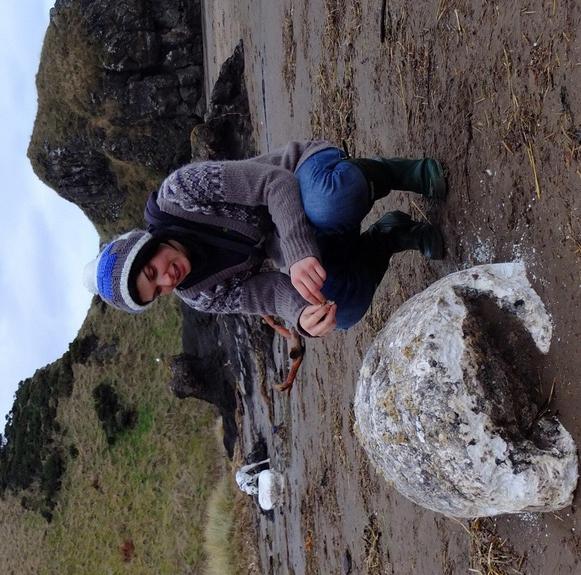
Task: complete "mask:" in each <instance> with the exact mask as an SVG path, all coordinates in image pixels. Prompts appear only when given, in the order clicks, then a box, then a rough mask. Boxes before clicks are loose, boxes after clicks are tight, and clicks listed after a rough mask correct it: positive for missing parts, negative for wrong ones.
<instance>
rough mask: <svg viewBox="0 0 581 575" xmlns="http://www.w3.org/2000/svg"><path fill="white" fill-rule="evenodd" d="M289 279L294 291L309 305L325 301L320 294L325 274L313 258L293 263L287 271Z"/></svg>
mask: <svg viewBox="0 0 581 575" xmlns="http://www.w3.org/2000/svg"><path fill="white" fill-rule="evenodd" d="M289 272H290V278H291V282H292V284H293V286H294V287H295V289H296V290H297V291H298V292H299V293H300V294H301V295H302V296H303V297H304V298H305V299H306V300H307V301H308V302H309V303H311V304H313V305H315V304H320V303H323V302H324V301H325V296H324V295H323V294H322V293H321V288H322V287H323V282H324V281H325V278H326V277H327V272H326V271H325V270H324V268H323V266H322V265H321V264H320V263H319V260H318V259H317V258H315V257H313V256H308V257H306V258H303V259H302V260H299V261H298V262H295V263H294V264H293V265H292V266H291V267H290V269H289Z"/></svg>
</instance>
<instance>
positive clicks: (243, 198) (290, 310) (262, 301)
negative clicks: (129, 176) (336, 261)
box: [157, 141, 332, 331]
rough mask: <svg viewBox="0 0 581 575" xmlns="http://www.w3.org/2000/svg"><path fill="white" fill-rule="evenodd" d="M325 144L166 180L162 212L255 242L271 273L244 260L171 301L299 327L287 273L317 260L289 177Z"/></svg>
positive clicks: (298, 299) (297, 145) (185, 170)
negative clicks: (270, 317)
mask: <svg viewBox="0 0 581 575" xmlns="http://www.w3.org/2000/svg"><path fill="white" fill-rule="evenodd" d="M331 146H332V144H330V143H329V142H325V141H316V142H290V143H289V144H287V145H286V146H285V147H283V148H281V149H279V150H276V151H273V152H270V153H267V154H263V155H262V156H258V157H256V158H252V159H249V160H241V161H229V162H200V163H193V164H188V165H186V166H183V167H182V168H180V169H178V170H176V171H175V172H173V173H172V174H171V175H170V176H168V177H167V178H166V179H165V180H164V182H163V183H162V185H161V188H160V190H159V193H158V196H157V203H158V205H159V208H160V209H161V210H162V211H164V212H167V213H169V214H172V215H174V216H178V217H180V218H183V219H186V220H191V221H195V222H201V223H206V224H212V225H215V226H220V227H224V228H227V229H230V230H235V231H237V232H240V233H242V234H244V235H246V236H248V237H250V238H252V239H253V240H255V241H261V242H263V245H264V246H265V249H266V253H267V256H268V257H269V258H270V260H271V261H272V262H273V263H274V264H275V267H276V268H278V270H279V271H262V270H258V269H257V266H258V265H259V262H257V261H256V260H255V259H254V258H253V257H250V258H248V259H247V260H246V261H245V262H243V263H241V264H238V265H236V266H233V267H230V268H227V269H224V270H221V271H219V272H218V273H215V274H213V275H212V276H210V277H208V278H206V279H204V280H202V281H201V282H199V283H197V284H195V285H194V286H191V287H190V288H188V289H185V290H176V291H175V293H176V295H178V296H179V297H180V298H181V299H182V300H183V301H184V302H185V303H186V304H187V305H189V306H191V307H193V308H195V309H197V310H200V311H204V312H212V313H247V314H260V315H276V316H279V317H282V318H283V319H285V320H286V321H287V322H290V323H291V324H292V325H294V326H297V327H299V326H298V320H299V316H300V314H301V312H302V311H303V309H304V308H305V307H306V306H307V305H308V302H307V301H305V300H304V299H303V298H302V296H301V295H300V294H299V293H298V292H297V291H296V289H295V288H294V287H293V285H292V284H291V281H290V277H289V276H288V274H287V271H288V268H290V266H291V265H292V264H294V263H295V262H297V261H299V260H301V259H303V258H306V257H307V256H315V257H317V258H320V255H319V250H318V248H317V244H316V241H315V236H314V234H313V230H312V229H311V227H310V225H309V223H308V221H307V218H306V216H305V212H304V210H303V205H302V201H301V196H300V191H299V185H298V181H297V179H296V178H295V176H294V171H295V170H296V169H297V168H298V167H299V166H300V165H301V163H302V162H304V161H305V160H306V159H307V158H308V157H309V156H311V155H313V154H315V153H316V152H319V151H321V150H324V149H325V148H328V147H331ZM264 267H265V266H263V268H264ZM301 331H302V330H301Z"/></svg>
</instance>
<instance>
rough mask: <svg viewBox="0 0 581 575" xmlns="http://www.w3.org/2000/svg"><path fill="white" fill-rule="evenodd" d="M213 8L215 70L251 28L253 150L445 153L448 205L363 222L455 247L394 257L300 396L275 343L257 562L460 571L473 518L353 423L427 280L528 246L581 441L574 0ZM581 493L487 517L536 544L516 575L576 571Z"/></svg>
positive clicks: (315, 364)
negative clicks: (426, 255)
mask: <svg viewBox="0 0 581 575" xmlns="http://www.w3.org/2000/svg"><path fill="white" fill-rule="evenodd" d="M208 4H210V3H209V2H208ZM212 11H213V14H214V16H211V17H209V21H210V22H211V24H212V25H211V26H210V27H209V28H208V27H207V42H208V43H209V44H211V43H213V42H215V45H216V46H217V47H218V48H217V49H214V51H213V52H212V56H211V58H209V60H212V59H213V61H214V65H215V66H219V63H220V62H218V60H219V58H220V56H219V54H220V53H221V52H220V50H222V51H225V50H224V46H232V47H233V46H234V45H235V44H236V42H237V41H238V39H239V38H237V37H234V36H236V35H238V34H239V35H240V37H241V38H242V39H243V41H244V46H245V55H246V79H247V88H248V94H249V99H250V108H251V113H252V118H253V125H254V127H255V137H256V141H257V144H258V148H259V149H260V150H262V151H266V150H269V149H273V148H275V147H276V146H277V145H280V144H283V143H284V142H286V141H287V140H289V139H305V138H309V137H312V136H317V137H318V136H324V137H328V138H332V139H335V140H337V138H344V139H346V140H347V141H348V143H349V145H350V148H351V149H352V151H355V152H356V153H357V154H359V155H371V154H375V153H380V154H382V155H386V156H408V157H411V156H432V157H436V158H438V159H440V160H441V161H442V162H443V163H444V164H445V166H446V169H447V173H448V182H449V188H450V195H449V198H448V199H447V201H446V202H445V203H443V204H441V205H437V204H433V203H430V202H428V201H426V200H425V199H423V198H420V197H418V196H415V195H412V194H404V193H401V192H394V193H392V194H391V195H390V196H389V197H388V198H387V199H385V200H383V201H382V202H380V203H379V204H376V206H375V207H374V209H373V211H372V213H371V214H370V215H369V217H368V222H372V221H373V220H374V219H376V218H377V217H378V216H379V215H381V214H382V213H383V212H385V211H388V210H392V209H401V210H403V211H406V212H408V213H411V214H412V215H414V217H415V218H416V219H422V218H424V217H427V218H428V219H430V220H431V221H434V222H437V223H439V224H440V225H441V226H442V229H443V231H444V234H445V237H446V242H447V248H448V257H447V258H446V259H445V260H444V261H443V262H436V263H432V262H428V261H426V260H424V259H423V258H422V257H421V256H420V255H419V254H416V253H413V254H410V253H406V254H399V255H397V256H395V257H394V259H393V260H392V265H391V267H390V269H389V271H388V273H387V275H386V277H385V278H384V280H383V282H382V284H381V286H380V289H379V290H378V292H377V294H376V298H375V300H374V304H373V306H372V308H371V309H370V311H369V312H368V314H367V315H366V317H365V318H364V319H363V321H362V322H361V323H360V324H359V325H358V326H356V327H355V328H354V329H352V330H350V331H349V332H348V333H336V334H333V335H332V336H330V337H327V338H325V339H323V340H310V341H308V342H307V354H306V359H305V361H304V363H303V366H302V368H301V371H300V372H299V377H298V380H297V382H296V384H295V387H294V389H293V390H292V392H291V393H290V395H289V396H286V395H283V394H280V393H278V392H276V391H274V390H273V389H272V383H274V381H276V380H277V378H278V377H280V374H281V372H282V371H283V370H285V369H287V362H286V360H285V357H284V343H283V342H281V341H280V340H279V339H278V337H277V338H275V340H274V348H273V351H274V357H275V363H276V367H275V368H274V370H275V371H276V370H278V373H273V371H272V370H267V372H266V380H265V381H264V382H263V384H262V393H260V392H259V389H258V388H260V387H261V386H260V383H257V389H256V390H255V393H253V394H252V395H251V396H250V397H248V396H247V398H246V399H244V403H245V415H244V417H243V418H242V419H241V425H242V432H243V434H242V435H243V445H244V446H245V447H246V448H247V450H248V449H250V445H251V444H252V440H253V439H255V438H256V436H257V434H258V433H261V434H262V435H263V436H264V437H265V438H266V441H267V444H268V447H269V454H270V456H271V460H272V461H273V463H274V467H275V468H278V469H279V470H281V471H282V472H283V473H284V474H285V475H286V479H287V491H286V501H285V503H284V505H283V506H282V507H281V508H279V509H278V510H277V511H276V512H275V513H274V518H273V519H269V518H268V517H267V516H265V515H259V514H257V522H258V523H259V530H260V534H261V537H260V543H259V545H260V555H261V562H262V572H264V573H276V574H285V573H291V574H293V573H294V574H296V575H300V574H318V573H321V574H340V573H347V572H351V573H354V574H357V573H369V574H375V573H394V574H397V575H404V574H412V573H413V574H414V575H433V574H436V573H442V574H446V575H453V574H465V573H467V572H468V569H469V567H470V564H469V556H470V540H469V537H468V535H467V532H466V530H465V526H467V522H463V523H464V526H463V525H461V524H460V523H459V522H456V521H454V520H451V519H448V518H446V517H443V516H441V515H438V514H436V513H433V512H430V511H427V510H425V509H422V508H420V507H418V506H417V505H415V504H413V503H411V502H410V501H408V500H407V499H405V498H404V497H402V496H401V495H399V494H398V493H397V492H396V491H395V490H394V489H392V488H391V487H390V486H388V485H387V484H386V483H385V481H384V480H383V479H382V478H381V477H380V476H378V475H377V474H376V473H375V471H374V469H373V468H372V467H371V466H370V465H369V463H368V461H367V458H366V456H365V454H364V452H363V451H362V449H361V447H360V446H359V444H358V442H357V440H356V438H355V436H354V435H353V432H352V426H353V411H352V402H353V397H354V393H355V386H356V382H357V376H358V370H359V367H360V365H361V361H362V357H363V356H364V354H365V351H366V349H367V347H368V345H369V344H370V342H371V341H372V339H373V337H374V335H375V334H376V333H377V332H378V330H379V329H381V327H382V325H383V324H384V323H385V321H386V320H387V318H388V317H389V315H390V314H391V313H392V312H393V311H394V310H395V309H397V307H398V306H399V305H401V303H402V302H404V301H406V300H407V299H408V298H409V297H411V296H412V295H414V294H415V293H418V292H419V291H421V290H422V289H424V288H425V287H426V286H428V285H429V284H430V283H432V282H433V281H434V280H436V279H438V278H440V277H442V276H444V275H446V274H448V273H450V272H452V271H456V270H458V269H462V268H465V267H469V266H471V265H475V264H479V263H487V262H502V261H512V260H514V259H522V260H524V262H525V263H526V266H527V271H528V276H529V279H530V280H531V283H532V284H533V287H534V288H535V289H536V290H537V292H538V293H539V295H540V296H541V298H542V300H543V301H544V303H545V305H546V306H547V309H548V311H549V313H550V314H551V316H552V318H553V322H554V336H553V342H552V346H551V349H550V352H549V354H548V355H547V356H546V359H545V362H544V366H543V369H542V371H541V372H540V373H539V382H531V384H532V385H537V384H539V383H540V385H541V386H542V389H543V392H544V393H545V395H548V393H549V390H550V388H551V385H552V383H553V382H555V396H554V399H553V401H552V404H551V408H552V411H553V413H555V414H557V415H558V417H559V418H560V420H561V422H562V423H563V424H564V425H565V427H566V428H567V429H568V430H569V432H570V433H572V435H573V437H574V438H575V440H576V441H577V442H579V441H581V420H580V418H579V416H578V413H579V411H580V407H581V386H580V384H581V381H580V374H581V352H580V349H581V345H580V342H581V337H580V332H581V327H580V326H581V321H580V320H581V314H580V312H579V304H578V302H579V294H580V289H581V243H580V242H581V223H580V219H579V212H580V208H581V199H580V197H581V194H580V191H581V164H580V159H581V41H580V39H579V30H580V26H581V5H579V3H578V2H575V1H574V0H570V1H562V2H540V1H533V2H530V3H528V4H527V6H526V8H524V7H523V6H522V3H498V2H482V3H476V2H473V3H470V2H464V1H457V2H452V1H449V2H448V1H443V0H440V1H439V2H436V1H434V2H419V3H414V4H412V3H408V2H403V1H393V2H388V3H387V4H386V6H385V14H384V17H383V23H382V2H381V1H378V2H371V1H369V2H361V3H359V2H352V1H340V0H301V1H298V0H297V1H294V2H271V1H267V0H252V1H250V0H242V1H240V2H234V1H233V0H230V1H228V2H226V1H225V2H215V3H212ZM218 12H220V18H217V17H216V16H215V15H216V14H218ZM333 31H334V32H333ZM334 33H335V35H334ZM382 39H383V41H382ZM209 66H210V77H215V76H211V74H214V75H215V73H216V72H215V70H214V71H212V70H211V67H212V64H211V61H209ZM337 143H340V142H337ZM577 503H578V495H577V496H576V497H575V500H574V504H573V506H572V507H570V508H567V509H564V510H562V511H560V512H559V513H555V514H553V513H548V514H540V513H526V514H519V515H514V516H501V517H498V518H496V519H495V520H494V522H493V523H492V527H493V529H494V530H495V531H496V533H497V534H498V535H499V537H501V538H506V539H507V545H509V546H510V547H511V548H512V551H513V553H514V555H515V556H521V555H523V554H524V555H525V559H524V563H523V565H522V567H521V572H522V573H529V574H548V573H559V574H561V573H562V574H569V573H579V572H581V566H580V565H579V561H580V554H581V551H580V545H581V540H580V538H579V537H580V535H581V532H580V530H581V525H578V522H579V519H581V514H580V512H579V511H578V510H577ZM507 572H510V571H508V570H507Z"/></svg>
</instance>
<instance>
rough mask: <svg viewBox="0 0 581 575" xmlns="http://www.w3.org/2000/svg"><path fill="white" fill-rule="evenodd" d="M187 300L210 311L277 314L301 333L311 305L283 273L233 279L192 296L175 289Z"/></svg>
mask: <svg viewBox="0 0 581 575" xmlns="http://www.w3.org/2000/svg"><path fill="white" fill-rule="evenodd" d="M176 293H177V294H178V295H179V297H180V298H181V299H183V300H184V302H185V303H186V304H187V305H189V306H190V307H193V308H194V309H197V310H198V311H202V312H207V313H243V314H252V315H275V316H278V317H281V318H283V319H284V320H285V321H286V322H287V323H289V324H290V325H292V326H295V327H296V328H297V329H298V330H299V331H300V332H301V333H302V330H301V329H300V326H299V317H300V315H301V313H302V311H303V310H304V309H305V307H307V306H308V305H309V303H308V302H307V301H305V300H304V299H303V298H302V296H301V295H300V294H299V292H298V291H297V290H296V289H295V288H294V287H293V285H292V283H291V281H290V278H289V276H287V275H286V274H283V273H282V272H276V271H272V272H261V273H257V274H253V275H251V276H250V277H249V278H247V279H244V280H242V281H239V280H238V279H236V278H230V279H228V280H225V281H223V282H220V283H219V284H216V285H215V286H213V287H212V288H210V289H206V290H203V291H200V292H197V293H195V294H192V295H191V296H190V295H189V294H187V292H186V293H183V294H180V292H179V291H177V292H176Z"/></svg>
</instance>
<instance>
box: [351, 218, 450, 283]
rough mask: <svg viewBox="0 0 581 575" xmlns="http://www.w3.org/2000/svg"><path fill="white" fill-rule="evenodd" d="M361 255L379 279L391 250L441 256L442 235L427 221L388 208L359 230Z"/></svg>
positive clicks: (429, 256)
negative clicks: (375, 219)
mask: <svg viewBox="0 0 581 575" xmlns="http://www.w3.org/2000/svg"><path fill="white" fill-rule="evenodd" d="M360 241H361V250H360V251H361V255H362V258H363V259H364V260H365V261H367V263H368V265H369V266H370V268H371V269H372V271H373V273H374V275H375V280H376V282H377V283H379V282H380V281H381V278H382V277H383V274H384V273H385V271H386V270H387V266H388V264H389V260H390V258H391V256H392V255H393V254H396V253H399V252H403V251H405V250H417V251H419V252H420V253H421V254H422V255H424V256H425V257H427V258H429V259H432V260H441V259H443V257H444V239H443V237H442V234H441V232H440V230H439V229H438V228H437V227H436V226H433V225H432V224H428V223H420V222H415V221H414V220H412V219H411V217H410V216H409V215H408V214H405V213H404V212H400V211H399V210H397V211H395V212H388V213H387V214H385V215H383V216H382V217H381V218H379V220H377V221H376V222H375V223H374V224H372V225H371V226H369V228H367V230H366V231H365V232H364V233H363V234H361V236H360Z"/></svg>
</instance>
